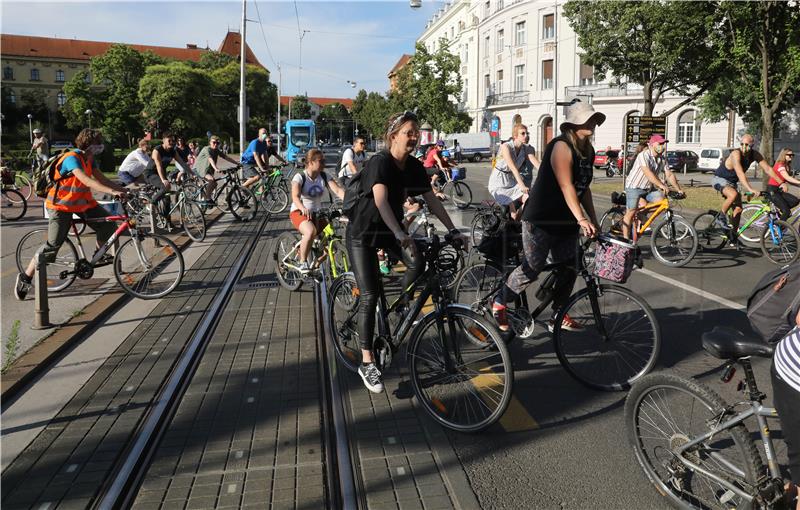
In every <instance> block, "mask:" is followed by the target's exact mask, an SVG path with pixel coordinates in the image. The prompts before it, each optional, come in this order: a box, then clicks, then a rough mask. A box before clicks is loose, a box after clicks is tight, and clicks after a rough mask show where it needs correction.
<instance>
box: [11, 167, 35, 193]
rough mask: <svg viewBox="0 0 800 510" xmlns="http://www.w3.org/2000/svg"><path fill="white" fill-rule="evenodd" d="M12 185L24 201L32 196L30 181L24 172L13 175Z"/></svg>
mask: <svg viewBox="0 0 800 510" xmlns="http://www.w3.org/2000/svg"><path fill="white" fill-rule="evenodd" d="M14 185H15V186H16V187H17V191H19V193H20V195H22V197H23V198H24V199H25V200H30V199H31V194H33V186H31V179H30V177H28V174H26V173H24V172H17V173H16V174H15V175H14Z"/></svg>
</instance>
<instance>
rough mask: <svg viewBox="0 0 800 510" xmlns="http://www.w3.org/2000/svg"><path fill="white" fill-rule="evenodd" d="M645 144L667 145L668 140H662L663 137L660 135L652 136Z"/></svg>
mask: <svg viewBox="0 0 800 510" xmlns="http://www.w3.org/2000/svg"><path fill="white" fill-rule="evenodd" d="M647 143H648V144H654V143H669V140H667V139H665V138H664V137H663V136H661V135H653V136H651V137H650V139H649V140H647Z"/></svg>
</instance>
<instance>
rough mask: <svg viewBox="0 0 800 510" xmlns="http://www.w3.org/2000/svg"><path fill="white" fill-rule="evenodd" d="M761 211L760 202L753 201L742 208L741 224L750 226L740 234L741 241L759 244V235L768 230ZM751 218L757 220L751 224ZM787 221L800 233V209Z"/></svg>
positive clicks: (765, 219) (795, 209)
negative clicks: (765, 229)
mask: <svg viewBox="0 0 800 510" xmlns="http://www.w3.org/2000/svg"><path fill="white" fill-rule="evenodd" d="M761 209H762V206H761V202H759V201H751V202H750V203H748V204H747V205H745V206H744V207H743V208H742V216H741V220H740V222H741V223H742V224H745V223H748V224H749V225H750V226H749V227H748V228H747V229H746V230H744V231H743V232H742V233H741V234H739V239H741V240H744V241H747V242H748V243H758V242H759V235H758V234H759V233H760V232H762V231H763V230H764V228H766V226H767V223H768V222H767V218H766V217H765V215H764V214H763V213H762V210H761ZM750 218H755V219H754V220H753V221H752V222H749V220H750ZM785 221H786V222H787V223H788V224H790V225H791V226H793V227H794V228H795V230H798V231H799V232H800V207H795V208H794V209H793V210H792V212H791V214H790V215H789V217H788V218H787V219H786V220H785Z"/></svg>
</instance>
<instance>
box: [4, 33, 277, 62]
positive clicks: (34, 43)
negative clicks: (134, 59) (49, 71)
mask: <svg viewBox="0 0 800 510" xmlns="http://www.w3.org/2000/svg"><path fill="white" fill-rule="evenodd" d="M240 41H241V37H240V35H239V33H237V32H228V34H227V35H226V36H225V39H224V40H223V41H222V44H221V45H220V47H219V51H221V52H223V53H228V54H229V55H232V56H236V57H238V56H239V44H240ZM112 44H116V43H112V42H101V41H83V40H80V39H58V38H55V37H36V36H28V35H11V34H2V35H0V51H1V52H2V54H3V56H16V57H37V58H63V59H70V60H89V59H90V58H92V57H96V56H99V55H102V54H104V53H105V52H106V51H108V49H109V48H110V47H111V45H112ZM128 46H130V47H131V48H133V49H135V50H137V51H142V52H143V51H151V52H153V53H154V54H156V55H158V56H160V57H164V58H168V59H174V60H192V61H195V62H197V61H199V60H200V57H201V56H202V55H203V53H205V52H206V51H208V48H198V47H197V46H196V45H194V44H187V45H186V46H187V47H186V48H173V47H169V46H149V45H144V44H128ZM245 58H246V61H247V63H248V64H255V65H258V66H260V65H261V64H260V63H259V61H258V59H256V57H255V55H254V54H253V52H252V51H251V50H250V48H249V46H248V48H247V54H246V57H245ZM262 67H263V66H262Z"/></svg>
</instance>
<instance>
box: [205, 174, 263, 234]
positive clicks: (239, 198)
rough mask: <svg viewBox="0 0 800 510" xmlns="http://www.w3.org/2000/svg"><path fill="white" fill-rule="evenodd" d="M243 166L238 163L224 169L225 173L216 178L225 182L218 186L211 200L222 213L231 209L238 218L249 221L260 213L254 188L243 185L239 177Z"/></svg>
mask: <svg viewBox="0 0 800 510" xmlns="http://www.w3.org/2000/svg"><path fill="white" fill-rule="evenodd" d="M241 167H242V166H241V165H236V166H234V167H229V168H225V169H222V173H223V174H224V175H223V176H222V177H218V178H215V179H214V180H215V181H217V182H219V181H224V184H222V185H221V186H217V189H216V190H214V193H213V194H212V198H211V200H212V201H213V203H214V204H215V205H216V207H217V209H219V210H220V211H221V212H222V213H226V212H229V211H230V213H231V214H233V216H234V217H235V218H236V219H237V220H241V221H249V220H252V219H253V218H255V217H256V213H258V200H256V196H255V195H254V194H253V191H252V190H250V189H248V188H245V187H244V186H242V182H241V180H240V179H239V169H240V168H241Z"/></svg>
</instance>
